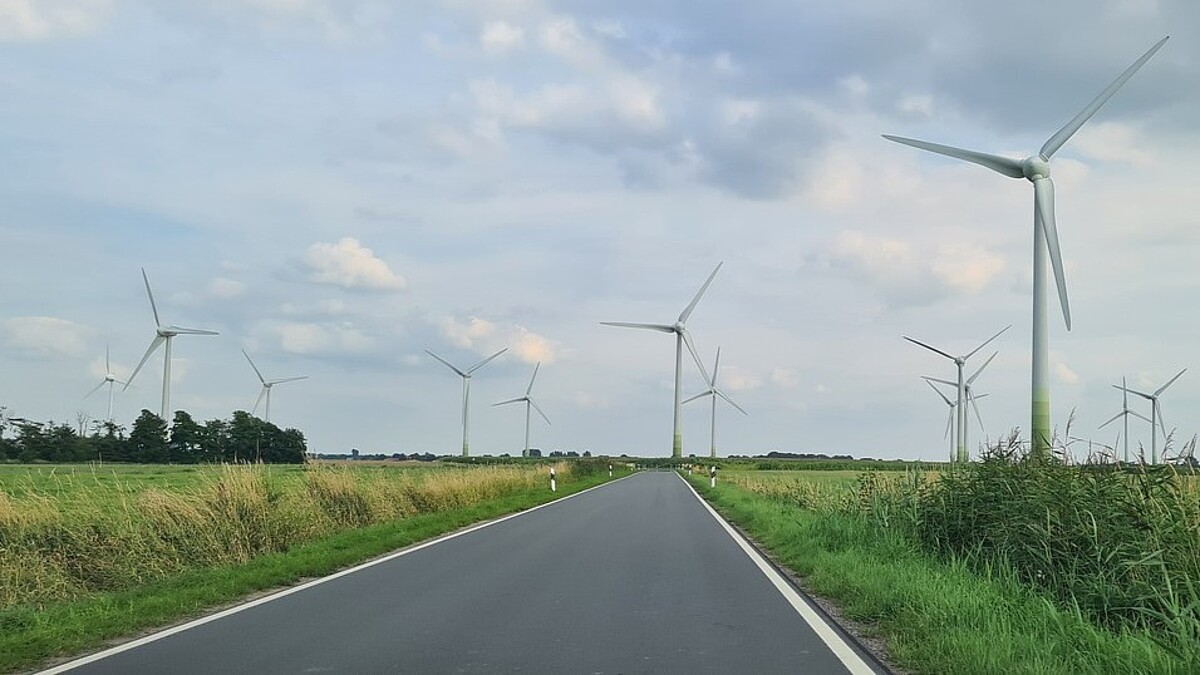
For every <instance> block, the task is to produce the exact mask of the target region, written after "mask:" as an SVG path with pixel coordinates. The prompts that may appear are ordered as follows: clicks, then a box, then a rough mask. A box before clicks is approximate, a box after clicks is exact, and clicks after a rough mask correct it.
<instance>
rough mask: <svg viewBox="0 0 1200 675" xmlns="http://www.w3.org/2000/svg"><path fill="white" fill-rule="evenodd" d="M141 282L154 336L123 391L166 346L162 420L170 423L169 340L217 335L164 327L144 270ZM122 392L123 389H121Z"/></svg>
mask: <svg viewBox="0 0 1200 675" xmlns="http://www.w3.org/2000/svg"><path fill="white" fill-rule="evenodd" d="M142 281H144V282H145V283H146V296H147V297H148V298H150V311H152V312H154V324H155V334H154V339H153V340H151V342H150V346H149V347H148V348H147V349H146V354H145V355H144V356H142V360H141V361H140V362H138V364H137V368H134V369H133V374H131V375H130V376H129V381H128V382H126V383H125V389H128V388H129V385H130V384H131V383H133V378H135V377H137V374H138V373H139V372H141V370H142V366H144V365H146V361H147V360H148V359H149V358H150V355H151V354H153V353H154V351H155V350H156V349H158V347H159V345H164V344H165V345H166V347H167V348H166V355H165V356H164V357H163V388H162V418H163V420H164V421H165V422H166V423H167V424H170V423H171V419H170V418H169V417H168V415H170V414H171V339H172V338H174V337H175V336H176V335H219V333H217V331H215V330H203V329H200V328H184V327H182V326H175V325H171V326H164V325H163V324H162V321H160V320H159V318H158V307H157V306H156V305H155V304H154V292H153V291H151V290H150V278H149V277H147V276H146V268H145V267H143V268H142ZM122 391H124V389H122Z"/></svg>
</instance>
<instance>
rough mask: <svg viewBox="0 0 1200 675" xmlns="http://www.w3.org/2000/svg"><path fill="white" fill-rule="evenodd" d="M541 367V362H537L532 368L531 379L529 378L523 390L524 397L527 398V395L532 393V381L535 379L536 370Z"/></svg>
mask: <svg viewBox="0 0 1200 675" xmlns="http://www.w3.org/2000/svg"><path fill="white" fill-rule="evenodd" d="M541 367H542V362H541V361H538V362H537V365H536V366H534V367H533V377H530V378H529V386H528V387H526V388H525V395H526V396H528V395H530V394H531V393H533V381H534V380H536V379H537V374H538V368H541Z"/></svg>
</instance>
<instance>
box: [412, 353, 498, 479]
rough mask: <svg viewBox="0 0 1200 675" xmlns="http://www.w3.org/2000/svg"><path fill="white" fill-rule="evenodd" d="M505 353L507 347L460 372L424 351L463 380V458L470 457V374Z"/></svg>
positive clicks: (447, 362)
mask: <svg viewBox="0 0 1200 675" xmlns="http://www.w3.org/2000/svg"><path fill="white" fill-rule="evenodd" d="M506 351H508V347H505V348H504V349H501V350H500V351H498V352H496V353H495V354H492V355H491V356H489V357H487V358H486V359H484V360H482V361H480V362H479V363H476V364H475V365H473V366H471V367H470V368H467V369H466V370H461V369H459V368H458V367H457V366H454V365H451V363H450V362H449V361H447V360H446V359H443V358H442V357H440V356H438V355H437V354H434V353H433V352H431V351H429V350H428V349H426V350H425V353H426V354H428V355H430V356H432V357H433V358H435V359H437V360H438V361H441V362H442V364H443V365H444V366H446V367H447V368H449V369H450V370H453V371H454V372H456V373H458V376H459V377H461V378H462V379H463V411H462V421H463V453H462V454H463V457H469V456H470V455H471V450H470V444H469V439H470V434H471V432H470V426H471V373H474V372H475V371H477V370H479V369H480V368H482V367H483V366H484V365H485V364H486V363H487V362H488V361H491V360H492V359H494V358H496V357H497V356H500V355H501V354H503V353H504V352H506Z"/></svg>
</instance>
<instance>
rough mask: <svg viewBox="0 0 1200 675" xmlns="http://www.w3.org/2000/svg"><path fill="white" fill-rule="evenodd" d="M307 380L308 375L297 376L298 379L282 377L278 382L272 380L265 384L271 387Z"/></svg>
mask: <svg viewBox="0 0 1200 675" xmlns="http://www.w3.org/2000/svg"><path fill="white" fill-rule="evenodd" d="M307 379H308V376H307V375H297V376H296V377H281V378H279V379H278V380H271V381H270V382H264V383H263V384H270V385H271V386H275V385H277V384H283V383H284V382H295V381H297V380H307Z"/></svg>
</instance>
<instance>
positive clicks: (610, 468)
mask: <svg viewBox="0 0 1200 675" xmlns="http://www.w3.org/2000/svg"><path fill="white" fill-rule="evenodd" d="M608 477H609V478H612V463H611V462H610V463H609V465H608Z"/></svg>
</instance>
